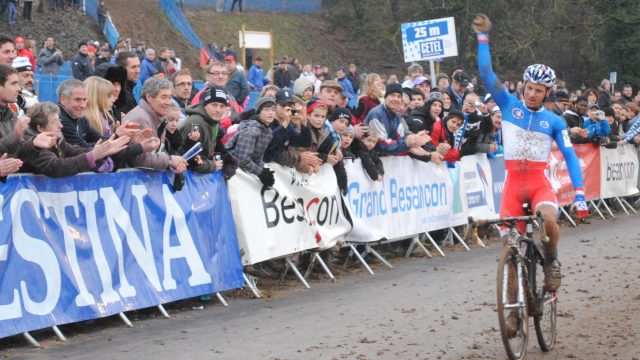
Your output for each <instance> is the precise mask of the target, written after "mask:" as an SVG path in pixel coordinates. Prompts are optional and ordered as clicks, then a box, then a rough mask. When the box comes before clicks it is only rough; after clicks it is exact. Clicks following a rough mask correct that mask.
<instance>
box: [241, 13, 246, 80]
mask: <svg viewBox="0 0 640 360" xmlns="http://www.w3.org/2000/svg"><path fill="white" fill-rule="evenodd" d="M244 31H245V27H244V24H242V32H241V33H240V36H242V48H241V49H240V51H242V66H243V67H244V68H245V70H246V69H247V50H246V45H245V38H244Z"/></svg>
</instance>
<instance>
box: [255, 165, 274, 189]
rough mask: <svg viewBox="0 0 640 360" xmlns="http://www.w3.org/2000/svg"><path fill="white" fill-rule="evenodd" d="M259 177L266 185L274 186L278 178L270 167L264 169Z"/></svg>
mask: <svg viewBox="0 0 640 360" xmlns="http://www.w3.org/2000/svg"><path fill="white" fill-rule="evenodd" d="M258 179H260V182H261V183H262V185H264V186H266V187H272V186H273V183H275V182H276V179H275V178H274V177H273V170H271V169H269V168H264V169H262V172H261V173H260V175H258Z"/></svg>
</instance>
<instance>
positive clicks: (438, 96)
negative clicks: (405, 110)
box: [425, 91, 444, 104]
mask: <svg viewBox="0 0 640 360" xmlns="http://www.w3.org/2000/svg"><path fill="white" fill-rule="evenodd" d="M429 101H432V102H433V101H439V102H440V103H441V104H444V97H443V96H442V93H441V92H439V91H432V92H430V93H429V97H427V100H426V101H425V103H428V102H429Z"/></svg>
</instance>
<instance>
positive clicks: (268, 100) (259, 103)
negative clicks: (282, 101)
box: [253, 96, 276, 114]
mask: <svg viewBox="0 0 640 360" xmlns="http://www.w3.org/2000/svg"><path fill="white" fill-rule="evenodd" d="M269 104H271V105H274V106H275V105H276V98H274V97H273V96H263V97H261V98H258V100H256V103H255V105H253V108H254V109H256V114H259V113H260V111H262V108H263V107H265V106H266V105H269Z"/></svg>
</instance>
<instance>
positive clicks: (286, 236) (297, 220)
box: [228, 163, 351, 265]
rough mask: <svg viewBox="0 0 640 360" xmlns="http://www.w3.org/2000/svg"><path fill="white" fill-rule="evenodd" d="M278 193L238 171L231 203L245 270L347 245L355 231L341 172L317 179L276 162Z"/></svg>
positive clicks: (325, 170) (327, 171) (326, 171)
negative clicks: (347, 238) (340, 243)
mask: <svg viewBox="0 0 640 360" xmlns="http://www.w3.org/2000/svg"><path fill="white" fill-rule="evenodd" d="M268 166H269V167H270V168H271V169H272V170H273V171H274V172H275V174H274V176H275V184H274V186H273V188H263V186H262V184H261V183H260V181H259V180H258V178H257V177H256V176H253V175H250V174H248V173H245V172H243V171H241V170H238V172H237V173H236V175H235V176H234V177H232V178H231V179H230V180H229V183H228V186H229V198H230V200H231V207H232V210H233V219H234V221H235V225H236V231H237V233H238V242H239V244H240V252H241V254H242V263H243V265H250V264H255V263H258V262H261V261H265V260H269V259H273V258H277V257H280V256H285V255H289V254H294V253H297V252H300V251H304V250H308V249H313V248H316V247H319V248H320V249H326V248H329V247H331V246H333V245H335V243H336V241H338V240H344V238H345V235H346V234H347V233H349V232H350V231H351V223H350V222H349V221H348V218H347V217H346V216H345V213H344V210H343V209H344V208H343V205H342V199H341V197H340V192H339V190H338V185H337V181H336V176H335V173H334V172H333V168H332V167H331V166H330V165H324V166H322V167H321V169H320V172H318V173H317V174H315V175H307V174H303V173H300V172H298V171H296V170H295V169H292V168H288V167H284V166H281V165H278V164H275V163H270V164H268Z"/></svg>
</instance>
